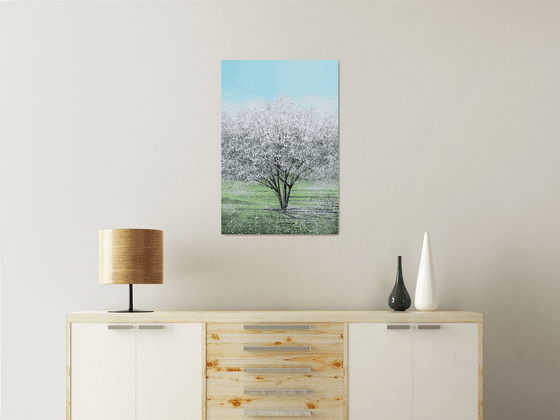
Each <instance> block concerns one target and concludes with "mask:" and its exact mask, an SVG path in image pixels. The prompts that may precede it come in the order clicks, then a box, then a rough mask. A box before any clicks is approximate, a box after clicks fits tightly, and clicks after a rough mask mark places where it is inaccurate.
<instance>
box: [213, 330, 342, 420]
mask: <svg viewBox="0 0 560 420" xmlns="http://www.w3.org/2000/svg"><path fill="white" fill-rule="evenodd" d="M343 348H344V336H343V324H342V323H327V322H325V323H311V324H305V323H298V324H295V323H290V324H278V323H261V324H254V323H252V324H241V323H209V324H207V348H206V352H207V353H206V360H207V364H206V375H207V385H206V394H207V419H208V420H220V419H229V418H231V419H244V418H246V417H248V416H254V417H265V416H267V415H268V416H273V417H278V416H288V417H305V416H310V415H311V416H313V417H320V418H325V419H327V418H332V419H335V418H336V419H340V418H342V416H343V413H344V407H345V400H344V375H345V366H344V363H343Z"/></svg>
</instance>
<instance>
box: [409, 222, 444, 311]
mask: <svg viewBox="0 0 560 420" xmlns="http://www.w3.org/2000/svg"><path fill="white" fill-rule="evenodd" d="M438 305H439V299H438V294H437V288H436V276H435V274H434V265H433V263H432V249H431V247H430V237H429V236H428V232H426V233H424V244H423V245H422V256H421V257H420V267H419V268H418V278H417V280H416V295H415V298H414V306H416V309H417V310H419V311H435V310H436V309H437V307H438Z"/></svg>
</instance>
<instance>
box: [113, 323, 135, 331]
mask: <svg viewBox="0 0 560 420" xmlns="http://www.w3.org/2000/svg"><path fill="white" fill-rule="evenodd" d="M132 328H133V327H132V325H118V324H117V325H107V329H109V330H131V329H132Z"/></svg>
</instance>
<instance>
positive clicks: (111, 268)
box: [99, 229, 163, 312]
mask: <svg viewBox="0 0 560 420" xmlns="http://www.w3.org/2000/svg"><path fill="white" fill-rule="evenodd" d="M162 283H163V231H161V230H154V229H103V230H100V231H99V284H128V286H129V287H128V289H129V307H128V309H123V310H119V311H108V312H153V311H141V310H135V309H134V308H133V303H132V285H133V284H162Z"/></svg>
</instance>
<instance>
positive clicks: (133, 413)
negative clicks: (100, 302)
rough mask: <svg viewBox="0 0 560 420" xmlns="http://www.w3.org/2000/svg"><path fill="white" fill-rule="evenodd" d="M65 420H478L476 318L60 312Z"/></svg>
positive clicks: (369, 313) (479, 369) (354, 313)
mask: <svg viewBox="0 0 560 420" xmlns="http://www.w3.org/2000/svg"><path fill="white" fill-rule="evenodd" d="M66 331H67V396H66V397H67V401H66V419H67V420H99V419H101V418H102V419H103V420H148V419H158V420H230V419H231V420H240V419H244V418H246V417H259V418H263V417H313V418H317V419H325V420H331V419H332V420H376V419H379V420H388V419H389V418H395V416H396V417H398V418H399V419H407V420H428V419H429V420H443V419H446V420H447V419H450V418H452V419H454V420H477V419H478V420H480V419H482V314H479V313H473V312H459V311H445V312H444V311H441V312H414V311H410V312H404V313H403V312H393V311H197V312H151V313H133V314H127V313H108V312H78V313H72V314H68V315H67V323H66Z"/></svg>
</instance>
